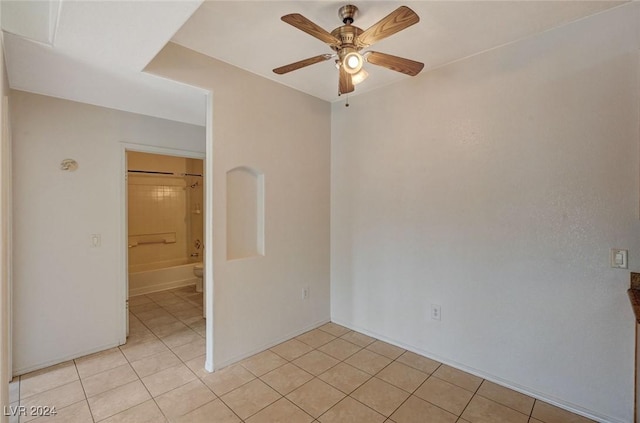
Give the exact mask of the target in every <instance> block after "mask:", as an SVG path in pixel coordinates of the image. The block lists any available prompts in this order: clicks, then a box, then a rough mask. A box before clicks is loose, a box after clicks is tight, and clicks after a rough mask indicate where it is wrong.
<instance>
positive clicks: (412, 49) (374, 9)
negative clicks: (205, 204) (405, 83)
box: [0, 0, 625, 125]
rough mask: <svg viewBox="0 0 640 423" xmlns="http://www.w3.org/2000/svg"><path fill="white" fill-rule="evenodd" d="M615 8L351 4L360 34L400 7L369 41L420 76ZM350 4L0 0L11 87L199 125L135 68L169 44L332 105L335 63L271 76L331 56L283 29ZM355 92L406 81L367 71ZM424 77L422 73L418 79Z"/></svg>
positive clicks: (328, 17)
mask: <svg viewBox="0 0 640 423" xmlns="http://www.w3.org/2000/svg"><path fill="white" fill-rule="evenodd" d="M621 3H625V2H620V1H575V0H574V1H524V0H518V1H480V0H474V1H406V2H398V1H357V2H354V4H355V5H356V6H358V7H359V9H360V13H359V16H357V17H356V21H355V23H354V24H355V25H356V26H359V27H361V28H362V29H366V28H367V27H369V26H370V25H372V24H373V23H375V22H376V21H378V20H379V19H381V18H383V17H384V16H386V15H387V14H389V13H390V12H391V11H393V10H394V9H396V8H397V7H398V6H400V5H403V4H404V5H407V6H409V7H411V8H412V9H413V10H415V11H416V13H417V14H418V15H419V16H420V18H421V20H420V22H419V23H418V24H416V25H414V26H412V27H410V28H408V29H406V30H404V31H401V32H399V33H398V34H395V35H393V36H391V37H390V38H388V39H386V40H383V41H381V42H379V43H377V44H375V45H374V49H375V50H376V51H381V52H385V53H390V54H393V55H397V56H402V57H406V58H410V59H414V60H418V61H421V62H424V63H425V69H424V70H423V73H424V72H428V71H429V70H430V69H433V68H436V67H439V66H442V65H444V64H447V63H450V62H452V61H455V60H459V59H462V58H464V57H468V56H471V55H474V54H478V53H480V52H482V51H486V50H488V49H491V48H495V47H497V46H500V45H504V44H507V43H511V42H514V41H516V40H519V39H522V38H524V37H528V36H531V35H533V34H536V33H539V32H542V31H546V30H549V29H551V28H554V27H558V26H561V25H564V24H566V23H568V22H571V21H574V20H577V19H581V18H583V17H586V16H589V15H592V14H594V13H598V12H601V11H603V10H605V9H607V8H610V7H616V6H618V5H620V4H621ZM344 4H345V2H342V1H340V2H337V1H332V0H327V1H269V0H263V1H205V2H204V3H203V2H202V0H162V1H153V0H148V1H147V0H145V1H141V0H129V1H93V0H75V1H70V0H65V1H62V0H49V1H8V0H2V2H1V4H0V6H1V11H2V29H3V31H4V33H5V34H4V47H5V57H6V63H7V70H8V77H9V83H10V85H11V87H12V88H15V89H20V90H24V91H30V92H35V93H39V94H44V95H50V96H54V97H60V98H65V99H70V100H75V101H80V102H84V103H89V104H95V105H100V106H104V107H110V108H115V109H120V110H125V111H130V112H135V113H142V114H147V115H150V116H156V117H161V118H166V119H172V120H177V121H181V122H187V123H193V124H199V125H204V122H205V93H204V92H203V91H202V90H200V89H198V88H195V87H190V86H186V85H184V84H180V83H177V82H175V81H167V80H164V79H162V78H158V77H156V76H153V75H149V74H146V73H144V72H143V71H142V70H143V69H144V67H145V66H146V65H147V64H148V63H149V61H151V60H152V59H153V57H154V56H155V55H156V54H157V52H158V51H160V50H161V49H162V47H163V46H164V45H165V44H166V43H167V42H168V41H173V42H175V43H177V44H180V45H183V46H185V47H188V48H190V49H193V50H196V51H198V52H201V53H203V54H206V55H209V56H211V57H214V58H216V59H219V60H222V61H224V62H227V63H229V64H232V65H235V66H237V67H239V68H242V69H245V70H247V71H249V72H252V73H255V74H258V75H261V76H264V77H265V78H269V79H271V80H274V81H277V82H279V83H282V84H285V85H287V86H290V87H293V88H295V89H297V90H300V91H303V92H305V93H308V94H310V95H313V96H316V97H318V98H321V99H325V100H327V101H334V100H337V99H338V96H337V78H338V76H337V71H336V69H335V67H334V65H333V63H332V62H331V61H327V62H323V63H320V64H316V65H313V66H310V67H307V68H304V69H300V70H298V71H295V72H292V73H289V74H286V75H276V74H274V73H273V72H272V69H273V68H275V67H279V66H282V65H285V64H288V63H291V62H295V61H298V60H301V59H304V58H308V57H311V56H316V55H319V54H324V53H330V52H331V50H330V49H329V48H328V47H327V46H326V45H325V44H323V43H322V42H320V41H318V40H317V39H315V38H313V37H311V36H309V35H307V34H305V33H304V32H302V31H300V30H298V29H296V28H294V27H292V26H290V25H288V24H286V23H284V22H282V21H281V20H280V17H281V16H282V15H285V14H288V13H294V12H296V13H301V14H303V15H304V16H306V17H307V18H309V19H310V20H312V21H313V22H315V23H317V24H318V25H320V26H321V27H323V28H325V29H326V30H328V31H331V30H332V29H333V28H335V27H338V26H340V25H341V22H340V20H339V18H338V16H337V11H338V9H339V7H340V6H342V5H344ZM367 71H368V72H369V73H370V76H369V78H368V79H367V80H366V81H365V82H363V83H362V84H360V85H358V86H357V87H356V92H355V93H354V95H357V94H358V93H362V92H366V91H370V90H373V89H375V88H377V87H380V86H384V85H388V84H391V83H394V82H396V81H400V80H402V79H405V78H409V77H408V76H405V75H403V74H399V73H397V72H393V71H389V70H387V69H385V68H380V67H377V66H373V65H372V64H367ZM418 77H419V76H418Z"/></svg>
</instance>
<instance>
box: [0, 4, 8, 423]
mask: <svg viewBox="0 0 640 423" xmlns="http://www.w3.org/2000/svg"><path fill="white" fill-rule="evenodd" d="M1 6H2V5H1V4H0V9H1ZM8 96H9V82H8V81H7V72H6V68H5V62H4V47H3V43H2V34H1V33H0V146H1V147H0V228H1V229H0V409H2V410H4V407H5V406H8V405H9V390H8V388H9V386H8V384H7V382H8V381H9V380H11V371H10V369H9V366H10V342H11V340H10V321H11V314H10V313H11V295H10V294H11V292H10V289H9V283H10V279H11V271H10V269H11V202H10V193H11V138H10V136H9V131H8V125H9V122H8V120H9V119H8V118H7V116H8V113H9V111H8V110H7V109H8V107H6V103H5V97H7V99H8ZM6 421H8V418H7V417H6V416H4V413H1V415H0V422H2V423H4V422H6Z"/></svg>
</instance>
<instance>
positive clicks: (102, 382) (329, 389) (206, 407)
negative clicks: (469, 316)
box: [10, 288, 591, 423]
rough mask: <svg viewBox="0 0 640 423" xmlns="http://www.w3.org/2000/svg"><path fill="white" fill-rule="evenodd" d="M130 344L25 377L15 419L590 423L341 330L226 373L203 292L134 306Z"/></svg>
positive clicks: (329, 329)
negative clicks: (209, 354) (42, 413)
mask: <svg viewBox="0 0 640 423" xmlns="http://www.w3.org/2000/svg"><path fill="white" fill-rule="evenodd" d="M130 312H131V317H130V329H131V330H130V337H129V340H128V342H127V344H126V345H123V346H121V347H119V348H112V349H110V350H107V351H103V352H100V353H97V354H93V355H90V356H87V357H82V358H79V359H76V360H72V361H69V362H66V363H62V364H59V365H56V366H53V367H49V368H46V369H43V370H39V371H36V372H33V373H30V374H26V375H23V376H21V377H20V378H17V380H15V381H13V382H12V383H11V384H10V392H11V401H13V402H12V403H11V405H12V406H13V407H14V408H13V409H16V408H15V407H16V406H18V405H20V406H25V407H26V409H27V410H29V408H30V407H31V406H55V407H56V410H57V415H56V416H55V417H40V418H37V419H35V420H32V419H34V418H33V417H28V416H27V417H20V418H18V417H12V418H11V419H10V421H11V422H18V421H19V422H27V421H35V422H47V423H48V422H64V423H81V422H82V423H84V422H108V423H114V422H139V423H142V422H148V423H155V422H166V421H170V422H185V423H187V422H188V423H198V422H211V423H237V422H247V423H276V422H281V423H309V422H321V423H337V422H344V423H376V422H380V423H382V422H388V423H423V422H429V423H447V422H451V423H456V422H470V423H496V422H503V423H511V422H513V423H521V422H522V423H582V422H589V421H591V420H588V419H585V418H583V417H580V416H576V415H574V414H571V413H568V412H566V411H563V410H560V409H558V408H556V407H553V406H551V405H549V404H546V403H544V402H542V401H537V400H534V399H533V398H530V397H527V396H525V395H522V394H520V393H517V392H514V391H511V390H509V389H506V388H503V387H500V386H498V385H495V384H493V383H491V382H489V381H486V380H483V379H481V378H478V377H476V376H473V375H470V374H468V373H465V372H462V371H460V370H456V369H454V368H452V367H449V366H446V365H444V364H440V363H438V362H435V361H433V360H430V359H428V358H424V357H422V356H419V355H417V354H414V353H412V352H409V351H405V350H403V349H401V348H398V347H395V346H393V345H389V344H387V343H384V342H382V341H379V340H376V339H374V338H371V337H368V336H366V335H363V334H361V333H358V332H353V331H351V330H349V329H346V328H344V327H342V326H338V325H336V324H334V323H327V324H326V325H324V326H321V327H320V328H318V329H314V330H312V331H310V332H307V333H304V334H302V335H300V336H298V337H296V338H294V339H291V340H289V341H286V342H284V343H282V344H280V345H277V346H275V347H273V348H271V349H270V350H267V351H264V352H261V353H259V354H257V355H255V356H253V357H249V358H248V359H246V360H243V361H242V362H240V363H238V364H235V365H233V366H230V367H228V368H225V369H222V370H220V371H217V372H215V373H211V374H210V373H207V372H206V371H204V369H203V365H204V349H205V346H204V320H203V319H202V317H201V316H202V294H196V293H194V292H193V288H188V289H187V288H181V289H175V290H171V291H165V292H160V293H154V294H150V295H142V296H138V297H134V298H131V300H130Z"/></svg>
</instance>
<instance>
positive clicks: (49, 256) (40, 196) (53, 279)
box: [11, 91, 205, 374]
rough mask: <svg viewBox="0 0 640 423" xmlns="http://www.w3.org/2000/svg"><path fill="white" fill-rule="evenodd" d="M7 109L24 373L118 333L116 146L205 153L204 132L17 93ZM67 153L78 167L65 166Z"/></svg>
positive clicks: (17, 343)
mask: <svg viewBox="0 0 640 423" xmlns="http://www.w3.org/2000/svg"><path fill="white" fill-rule="evenodd" d="M203 102H204V98H203ZM11 112H12V132H13V213H14V316H13V317H14V321H13V328H14V339H13V341H14V343H13V357H14V364H13V372H14V374H20V373H24V372H25V371H28V370H32V369H36V368H39V367H44V366H47V365H49V364H52V363H56V362H59V361H62V360H65V359H68V358H72V357H77V356H81V355H84V354H87V353H89V352H92V351H97V350H101V349H104V348H107V347H110V346H114V345H117V344H118V343H121V342H122V341H123V340H124V336H123V335H124V332H123V330H124V324H125V323H124V320H123V318H124V315H123V313H122V310H123V305H122V298H123V295H124V281H123V280H122V278H121V273H120V272H121V265H122V258H123V257H124V254H125V253H126V251H124V250H126V240H124V239H121V238H122V237H121V232H120V228H121V227H122V226H121V225H122V224H123V222H122V214H121V208H122V207H123V204H122V198H123V197H122V196H121V195H122V193H121V191H120V181H121V172H122V171H123V169H122V168H121V163H122V144H121V143H122V142H126V143H136V144H147V145H153V146H158V147H166V148H176V149H182V150H191V151H197V152H203V151H204V147H205V145H204V139H205V138H204V134H205V129H204V128H203V127H200V126H194V125H188V124H182V123H177V122H172V121H167V120H163V119H157V118H151V117H147V116H143V115H137V114H132V113H127V112H120V111H116V110H112V109H106V108H101V107H96V106H90V105H86V104H81V103H75V102H71V101H67V100H60V99H55V98H52V97H45V96H40V95H35V94H29V93H25V92H21V91H12V99H11ZM65 158H72V159H75V160H76V161H77V162H78V164H79V168H78V170H77V171H75V172H63V171H61V170H60V169H59V164H60V162H61V161H62V160H63V159H65ZM96 233H97V234H101V236H102V246H101V247H100V248H90V245H91V242H90V234H96Z"/></svg>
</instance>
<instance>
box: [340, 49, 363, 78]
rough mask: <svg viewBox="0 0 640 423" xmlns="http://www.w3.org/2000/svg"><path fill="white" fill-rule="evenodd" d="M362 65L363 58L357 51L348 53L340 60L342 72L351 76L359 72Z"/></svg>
mask: <svg viewBox="0 0 640 423" xmlns="http://www.w3.org/2000/svg"><path fill="white" fill-rule="evenodd" d="M362 65H364V57H362V55H361V54H360V53H358V52H357V51H350V52H349V53H347V54H346V55H345V56H344V58H343V59H342V66H344V70H345V71H347V73H349V74H351V75H355V74H356V73H358V72H360V70H361V69H362Z"/></svg>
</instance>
